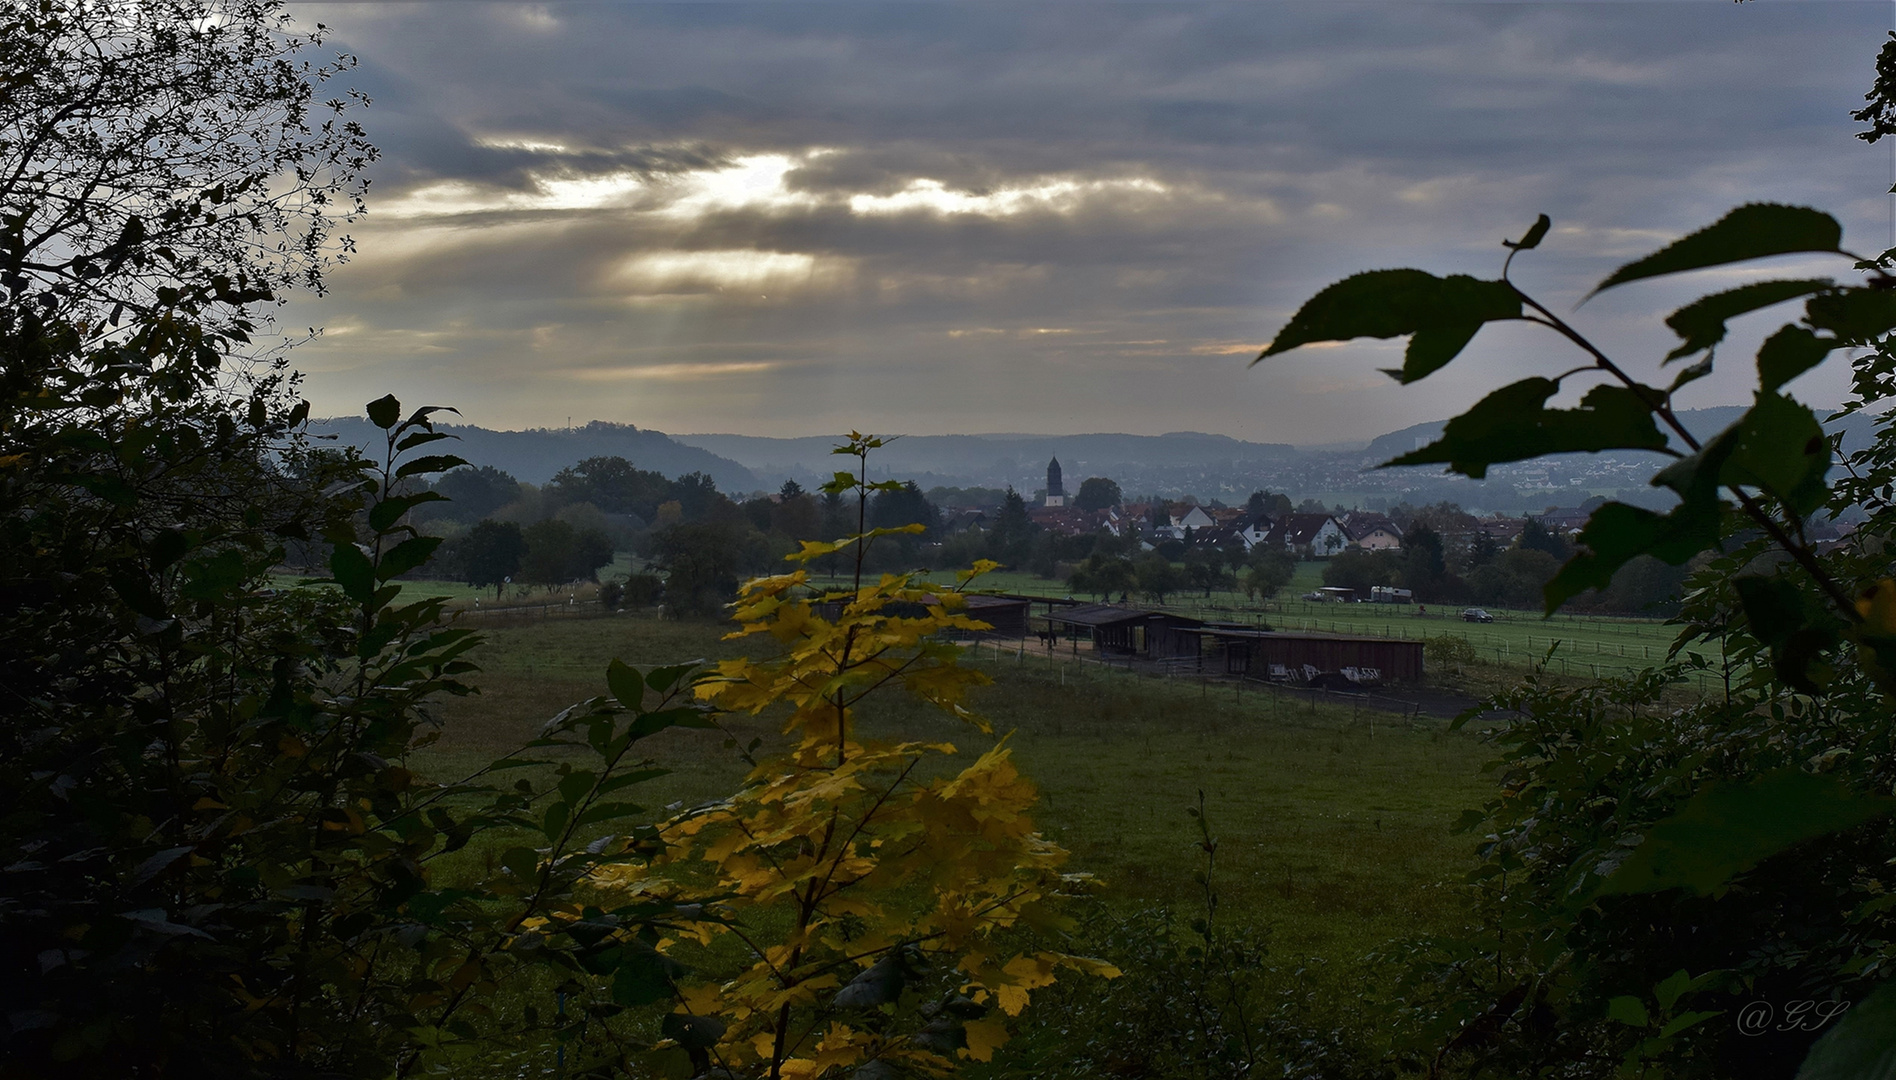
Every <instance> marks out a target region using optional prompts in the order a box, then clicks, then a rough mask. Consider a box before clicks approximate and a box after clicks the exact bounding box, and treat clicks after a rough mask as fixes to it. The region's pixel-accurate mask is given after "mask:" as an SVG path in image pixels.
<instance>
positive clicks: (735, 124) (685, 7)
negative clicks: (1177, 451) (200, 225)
mask: <svg viewBox="0 0 1896 1080" xmlns="http://www.w3.org/2000/svg"><path fill="white" fill-rule="evenodd" d="M294 10H295V12H296V13H297V15H298V16H299V18H302V19H305V20H307V21H312V22H316V21H320V22H323V23H326V24H328V25H329V26H330V27H331V28H332V31H333V37H332V44H334V45H337V46H340V47H342V48H344V49H347V50H349V51H352V52H354V53H356V54H357V55H358V56H359V57H360V59H361V66H360V68H358V69H357V71H356V72H355V73H354V75H355V80H354V81H355V82H356V84H357V85H359V86H360V87H362V88H363V89H364V90H366V91H367V92H368V93H369V94H370V95H371V96H372V97H373V98H374V105H373V107H372V108H371V109H369V110H368V111H367V112H366V113H365V114H364V117H363V119H364V123H365V124H366V126H367V127H368V128H369V130H370V132H371V134H372V136H373V137H374V139H375V140H376V142H377V143H378V144H379V145H380V146H381V147H382V149H383V155H384V156H383V159H382V161H381V163H380V164H379V165H378V166H377V168H376V172H375V174H374V175H375V182H374V185H373V187H372V189H371V200H370V205H371V213H370V216H369V217H368V218H367V219H365V220H364V221H363V222H361V223H360V224H359V225H358V226H357V227H356V228H354V230H353V232H354V235H355V237H356V240H357V242H358V244H359V245H360V254H359V255H358V257H357V258H356V259H355V260H354V261H353V262H352V263H351V264H349V265H348V266H346V267H343V268H341V269H340V270H338V271H337V272H336V273H335V274H334V275H333V276H332V279H331V281H332V285H333V290H332V291H331V293H330V295H329V296H328V297H326V298H324V299H322V300H320V301H315V300H310V301H300V302H298V303H297V304H296V305H294V306H293V307H292V308H291V309H290V310H289V311H288V312H287V313H286V315H285V321H286V323H287V324H288V325H290V326H296V327H301V326H304V325H312V324H313V325H317V326H322V327H324V328H325V334H324V336H323V337H322V338H321V339H320V340H319V341H317V342H315V343H314V344H311V345H309V346H307V347H305V348H303V349H301V350H300V351H299V353H298V354H297V357H298V359H297V365H298V366H299V367H300V368H302V369H303V370H304V371H305V372H307V373H308V382H307V386H306V389H307V392H308V393H309V394H310V396H311V397H312V398H313V399H314V401H315V403H316V405H317V412H318V414H323V413H349V412H355V411H358V410H359V408H360V405H361V403H362V402H364V401H367V400H369V399H370V398H372V397H376V396H379V395H381V394H383V393H386V392H390V391H393V392H395V393H396V394H398V395H400V396H401V397H402V398H403V399H404V400H405V401H410V402H413V403H417V404H418V403H421V402H422V401H423V399H426V401H427V402H429V403H441V404H452V405H456V406H459V407H460V409H461V410H462V412H463V413H464V414H465V416H466V418H467V419H468V421H470V422H472V423H478V424H482V425H484V426H489V427H503V428H519V427H537V426H557V425H563V424H565V423H566V422H567V418H568V417H571V418H572V422H573V423H575V424H578V423H583V422H585V421H587V420H592V419H601V420H611V421H618V422H629V423H634V424H637V425H639V426H641V427H653V428H658V429H660V430H664V431H670V432H712V431H724V432H743V433H750V434H763V435H809V434H826V433H833V432H840V431H845V430H848V429H851V428H856V429H862V430H870V431H878V432H913V433H918V434H920V433H929V434H933V433H951V432H996V431H1015V432H1034V433H1050V434H1064V433H1078V432H1092V431H1125V432H1133V433H1140V434H1156V433H1161V432H1166V431H1179V430H1195V431H1208V432H1217V433H1223V434H1229V435H1234V436H1238V437H1240V438H1247V439H1256V440H1262V441H1268V442H1294V443H1304V444H1309V443H1325V442H1334V441H1343V440H1349V439H1357V438H1368V437H1370V436H1373V435H1376V434H1379V433H1381V432H1384V431H1388V430H1391V429H1394V428H1398V427H1402V426H1404V425H1406V424H1409V423H1414V422H1417V421H1421V420H1429V419H1439V418H1441V417H1444V416H1447V415H1449V414H1451V413H1452V412H1453V411H1455V410H1456V409H1457V407H1458V406H1462V405H1465V404H1466V403H1468V402H1470V401H1472V400H1473V399H1474V397H1476V396H1478V395H1479V394H1480V393H1482V392H1485V391H1486V390H1487V389H1490V388H1492V387H1494V386H1497V385H1499V384H1501V383H1502V382H1505V381H1508V380H1510V379H1512V378H1519V377H1522V376H1524V375H1525V374H1527V373H1531V372H1551V371H1558V370H1561V369H1563V368H1565V367H1568V366H1570V365H1571V361H1572V358H1573V354H1571V353H1570V352H1567V351H1565V350H1563V349H1562V348H1561V347H1560V346H1559V344H1558V343H1557V342H1555V341H1554V340H1553V339H1551V338H1550V337H1548V336H1543V335H1535V334H1528V333H1525V332H1524V330H1525V328H1515V329H1512V330H1510V329H1505V328H1504V329H1490V330H1488V331H1486V332H1484V333H1483V335H1482V336H1481V337H1480V338H1478V339H1477V341H1476V344H1475V346H1474V347H1473V348H1472V349H1471V350H1470V351H1469V353H1468V354H1466V355H1465V356H1464V357H1463V359H1462V360H1461V361H1459V362H1458V363H1457V364H1456V365H1455V367H1453V368H1451V369H1449V371H1447V372H1444V373H1443V374H1441V375H1438V376H1436V377H1435V378H1432V379H1430V380H1429V381H1428V382H1426V383H1423V384H1421V385H1420V386H1417V387H1410V388H1407V389H1404V388H1399V387H1397V386H1396V385H1395V384H1393V383H1392V382H1390V381H1389V380H1388V379H1387V378H1386V377H1385V376H1383V375H1380V374H1378V373H1377V370H1376V369H1377V368H1379V367H1386V366H1390V365H1391V364H1392V363H1394V362H1396V360H1397V359H1398V357H1399V353H1398V352H1397V349H1399V347H1400V345H1399V343H1391V344H1387V345H1381V344H1359V345H1352V346H1344V347H1334V348H1326V349H1307V350H1303V351H1301V352H1299V353H1293V354H1291V355H1289V356H1287V357H1283V358H1276V359H1273V360H1272V361H1270V362H1268V363H1267V364H1264V365H1259V366H1258V367H1256V368H1251V369H1248V370H1247V368H1246V364H1247V363H1248V362H1249V361H1250V359H1251V358H1252V357H1253V356H1255V355H1256V353H1257V350H1258V349H1259V347H1261V346H1262V345H1263V344H1264V343H1265V342H1267V341H1269V339H1270V337H1271V336H1272V334H1273V333H1275V332H1276V330H1277V329H1278V328H1279V327H1280V326H1281V325H1282V324H1283V322H1284V320H1285V319H1287V318H1288V317H1289V315H1290V313H1291V312H1292V311H1293V310H1294V309H1295V308H1296V306H1297V304H1298V303H1299V302H1301V301H1302V300H1303V299H1305V298H1307V297H1308V296H1309V295H1310V294H1312V293H1314V292H1315V291H1316V290H1317V289H1319V288H1321V287H1322V286H1323V285H1325V284H1327V283H1328V282H1330V281H1332V280H1334V279H1336V278H1338V277H1341V276H1343V275H1346V274H1348V273H1351V272H1354V271H1358V270H1366V269H1373V268H1378V267H1386V266H1404V265H1411V266H1420V267H1422V268H1424V269H1429V270H1432V271H1435V272H1438V273H1446V272H1462V273H1475V274H1481V275H1484V276H1493V275H1494V274H1495V273H1497V272H1498V270H1499V266H1500V256H1501V255H1502V254H1503V251H1502V249H1501V247H1500V245H1499V241H1500V240H1501V239H1502V238H1503V237H1506V236H1518V235H1519V234H1520V233H1521V232H1523V231H1524V230H1525V229H1526V227H1527V226H1528V225H1529V224H1530V223H1531V222H1532V221H1533V220H1534V215H1535V214H1536V213H1539V212H1542V211H1545V212H1546V213H1548V214H1550V215H1551V216H1552V217H1553V219H1554V231H1553V233H1552V234H1551V235H1550V236H1549V238H1548V240H1547V242H1546V243H1545V245H1543V248H1542V250H1541V251H1539V252H1535V253H1533V254H1532V255H1530V256H1524V257H1523V258H1522V259H1520V260H1518V261H1517V263H1516V268H1515V275H1514V276H1515V279H1516V281H1517V282H1519V283H1521V284H1522V285H1523V286H1524V287H1526V288H1528V289H1529V291H1530V292H1534V293H1536V294H1537V295H1539V296H1541V297H1542V298H1543V299H1545V300H1547V301H1549V302H1550V305H1551V306H1556V309H1557V310H1563V311H1564V310H1567V309H1570V308H1571V307H1572V306H1573V305H1574V304H1575V303H1576V302H1577V301H1578V300H1579V298H1580V297H1581V296H1582V295H1583V294H1584V292H1585V290H1586V288H1587V286H1588V285H1590V284H1591V283H1592V282H1593V281H1595V280H1597V279H1598V278H1599V277H1601V276H1603V275H1604V274H1605V273H1607V272H1609V271H1610V270H1611V269H1612V268H1613V267H1614V266H1616V265H1618V264H1619V263H1621V262H1624V261H1626V260H1628V259H1630V258H1632V257H1635V256H1637V255H1640V254H1643V253H1644V252H1646V251H1647V250H1650V249H1652V248H1654V247H1657V246H1659V245H1660V244H1662V243H1664V242H1665V241H1666V240H1668V239H1670V238H1671V237H1673V236H1675V235H1677V234H1679V233H1681V232H1684V231H1689V230H1690V229H1692V228H1696V227H1698V226H1700V225H1703V224H1706V223H1708V222H1710V221H1711V220H1713V219H1715V218H1716V217H1717V216H1719V215H1720V214H1721V213H1722V212H1723V211H1724V210H1725V209H1727V208H1728V207H1730V206H1732V205H1734V204H1736V203H1740V202H1747V201H1776V202H1794V203H1803V204H1808V205H1814V206H1818V207H1822V208H1824V209H1827V210H1830V211H1831V212H1833V213H1835V214H1837V216H1838V217H1839V218H1841V219H1842V220H1843V222H1844V225H1845V243H1846V246H1852V247H1854V248H1856V249H1858V250H1863V251H1877V250H1881V249H1882V248H1883V247H1885V246H1888V245H1889V244H1890V242H1891V239H1890V230H1891V210H1890V200H1889V197H1888V196H1887V195H1886V194H1884V193H1885V192H1886V190H1887V188H1888V187H1889V183H1890V172H1891V156H1890V146H1889V143H1884V144H1881V145H1880V146H1878V147H1870V146H1868V145H1866V144H1864V143H1862V142H1860V141H1857V140H1855V139H1853V138H1852V137H1851V134H1852V132H1853V131H1854V130H1855V129H1856V128H1857V127H1858V126H1859V125H1856V124H1855V123H1853V122H1852V121H1851V120H1850V119H1849V115H1848V114H1849V111H1850V110H1851V109H1852V108H1855V107H1857V106H1858V105H1859V104H1860V102H1861V98H1862V95H1863V92H1864V91H1865V90H1866V89H1867V88H1868V86H1869V84H1870V82H1871V79H1872V76H1873V62H1874V57H1875V54H1876V50H1877V49H1878V47H1879V45H1880V43H1881V40H1882V38H1883V36H1884V34H1885V32H1886V31H1887V30H1888V28H1889V26H1890V18H1891V6H1890V5H1889V4H1887V3H1773V2H1771V0H1760V2H1753V3H1747V4H1742V5H1736V4H1732V3H1729V2H1725V0H1708V2H1704V3H1686V2H1655V3H1642V4H1593V3H1562V4H1508V3H1485V4H1438V3H1417V2H1413V0H1410V2H1404V3H1353V2H1339V0H1324V2H1321V3H1268V2H1256V3H1245V4H1200V3H1166V4H1119V3H1113V4H1108V3H1048V2H1034V0H1027V2H1008V3H998V4H972V3H868V4H860V3H847V4H846V3H773V4H736V3H698V4H651V3H623V2H621V3H551V4H513V3H491V4H490V3H478V2H467V0H437V2H417V3H375V4H361V5H330V4H306V5H302V4H299V5H298V6H297V7H296V8H295V9H294ZM1805 268H1806V267H1803V266H1802V265H1800V264H1790V265H1779V266H1776V267H1772V268H1771V269H1772V271H1773V272H1786V271H1789V270H1793V269H1799V270H1801V269H1805ZM1808 268H1809V269H1820V270H1823V271H1825V272H1834V271H1847V266H1845V265H1841V264H1840V261H1838V264H1834V265H1833V264H1813V265H1812V266H1810V267H1808ZM1737 276H1739V275H1734V274H1725V275H1707V276H1702V277H1701V278H1700V279H1698V280H1695V281H1684V282H1680V283H1677V284H1676V285H1665V286H1660V287H1643V286H1629V287H1627V288H1625V289H1621V290H1617V291H1616V292H1612V293H1608V294H1606V295H1605V296H1603V297H1601V298H1599V299H1596V300H1594V301H1592V302H1591V303H1589V304H1587V305H1586V306H1585V307H1583V308H1581V309H1580V310H1579V312H1578V314H1577V315H1576V318H1577V319H1578V320H1579V321H1580V323H1581V324H1582V325H1583V326H1584V327H1585V328H1587V329H1589V330H1591V331H1594V332H1597V334H1598V335H1599V337H1600V338H1601V339H1602V340H1603V341H1604V342H1606V343H1608V344H1609V345H1610V346H1612V348H1613V349H1614V350H1615V351H1617V352H1619V353H1620V354H1621V355H1622V356H1623V357H1624V358H1625V359H1626V360H1627V361H1628V362H1629V363H1631V364H1632V365H1633V366H1635V367H1638V368H1642V369H1644V370H1647V371H1650V370H1651V368H1650V360H1651V359H1652V358H1656V357H1657V356H1659V355H1663V353H1664V351H1665V349H1666V348H1667V347H1668V343H1669V342H1670V334H1669V333H1668V332H1667V331H1666V330H1665V329H1664V327H1663V325H1660V323H1659V318H1660V317H1661V316H1663V314H1664V313H1665V312H1667V311H1669V310H1670V309H1671V307H1673V306H1676V304H1677V303H1679V302H1681V301H1682V300H1683V299H1685V298H1687V297H1688V296H1689V295H1692V294H1695V292H1696V291H1698V290H1699V289H1702V288H1709V287H1713V286H1718V287H1723V286H1726V285H1728V284H1730V282H1731V281H1732V280H1733V278H1734V277H1737ZM1757 321H1758V323H1759V326H1758V328H1757V330H1756V332H1753V333H1750V334H1749V335H1748V336H1747V335H1740V336H1741V338H1743V340H1740V341H1736V342H1734V346H1733V348H1731V349H1728V350H1726V351H1725V352H1723V353H1721V365H1722V372H1721V375H1720V376H1717V377H1715V378H1713V379H1711V380H1707V381H1706V382H1703V383H1700V384H1698V385H1697V386H1695V387H1692V388H1691V389H1690V390H1689V391H1688V392H1687V394H1686V395H1682V397H1683V398H1684V400H1683V404H1686V405H1710V404H1730V403H1736V402H1739V401H1741V400H1744V398H1745V397H1746V394H1747V380H1748V376H1749V375H1750V370H1749V360H1748V357H1749V350H1748V349H1747V348H1745V347H1744V346H1745V345H1746V344H1748V343H1750V342H1755V340H1756V339H1757V337H1758V336H1759V332H1761V331H1762V330H1764V329H1768V328H1769V327H1770V326H1775V325H1776V323H1775V322H1772V323H1769V324H1768V325H1767V324H1766V323H1765V322H1764V321H1763V320H1757ZM1652 377H1653V378H1655V379H1656V378H1658V376H1657V375H1653V376H1652ZM1843 385H1844V384H1843V380H1842V378H1841V377H1840V373H1833V372H1822V371H1820V372H1817V373H1813V374H1812V375H1809V376H1806V377H1805V378H1804V379H1802V380H1800V381H1799V382H1798V383H1796V384H1794V386H1793V390H1794V391H1796V392H1797V393H1799V394H1800V395H1802V396H1803V397H1805V398H1806V399H1807V400H1810V401H1813V402H1815V403H1818V404H1834V403H1835V402H1836V401H1837V400H1839V399H1840V397H1841V396H1842V387H1843Z"/></svg>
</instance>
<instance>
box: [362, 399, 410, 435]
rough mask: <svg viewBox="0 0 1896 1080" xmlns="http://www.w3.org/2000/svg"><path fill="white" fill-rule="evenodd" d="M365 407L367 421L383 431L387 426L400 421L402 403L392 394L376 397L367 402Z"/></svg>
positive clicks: (390, 426)
mask: <svg viewBox="0 0 1896 1080" xmlns="http://www.w3.org/2000/svg"><path fill="white" fill-rule="evenodd" d="M367 408H368V413H369V423H371V424H374V425H375V426H376V427H379V428H381V429H382V430H383V431H387V430H388V429H389V428H392V427H394V426H395V425H396V424H399V423H401V419H402V403H401V402H400V401H397V400H396V399H395V395H394V394H387V395H384V396H382V397H379V398H376V399H375V400H374V401H371V402H369V404H368V406H367Z"/></svg>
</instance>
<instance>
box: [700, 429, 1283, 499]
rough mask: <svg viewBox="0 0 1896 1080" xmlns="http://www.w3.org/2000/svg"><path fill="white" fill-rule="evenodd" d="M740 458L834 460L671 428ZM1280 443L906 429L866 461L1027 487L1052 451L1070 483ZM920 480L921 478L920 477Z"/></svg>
mask: <svg viewBox="0 0 1896 1080" xmlns="http://www.w3.org/2000/svg"><path fill="white" fill-rule="evenodd" d="M672 438H674V439H676V440H677V441H679V442H681V443H685V444H686V445H689V446H696V447H701V448H703V449H705V450H709V451H711V452H712V453H715V454H719V455H722V456H724V457H728V458H731V459H732V460H734V461H738V462H741V463H742V464H744V465H746V466H748V467H749V468H750V469H751V470H752V471H753V472H755V473H757V474H758V476H759V477H760V478H762V479H764V480H766V481H768V480H771V479H777V480H779V481H781V480H783V479H795V480H799V481H803V480H805V479H807V478H808V477H810V476H819V477H827V476H829V474H830V473H832V472H834V471H835V470H836V469H837V468H838V467H839V466H838V465H837V459H836V457H835V456H834V455H832V454H831V453H830V449H831V448H832V447H834V446H835V445H836V444H837V442H838V440H837V438H836V437H834V436H813V437H805V438H796V439H771V438H764V437H762V436H757V435H674V436H672ZM1298 454H1299V451H1298V450H1297V448H1296V447H1294V446H1291V445H1289V444H1287V443H1254V442H1245V441H1244V440H1241V439H1233V438H1231V437H1230V436H1228V435H1207V434H1204V433H1202V432H1196V431H1178V432H1172V433H1169V434H1165V435H1115V434H1098V435H1026V434H999V435H909V436H905V437H903V438H900V439H897V440H895V441H893V442H891V443H889V445H887V446H885V447H883V448H882V449H880V450H877V451H876V452H875V454H874V455H873V456H872V457H871V458H870V466H871V468H872V469H874V470H875V471H876V472H877V473H878V474H879V475H890V476H900V477H904V478H907V477H916V478H918V479H920V478H926V479H928V480H930V481H934V482H939V483H944V484H954V485H963V486H965V485H981V486H990V487H998V486H1002V485H1005V484H1014V485H1015V486H1017V487H1021V488H1023V489H1027V490H1031V489H1032V487H1034V486H1036V485H1037V484H1038V483H1039V478H1040V477H1044V476H1045V474H1046V469H1047V462H1048V460H1049V459H1051V458H1054V457H1058V458H1059V459H1060V465H1061V468H1062V470H1063V471H1064V473H1065V474H1066V477H1067V480H1068V483H1069V485H1070V486H1072V487H1075V488H1077V487H1078V485H1079V482H1080V480H1082V479H1084V478H1086V477H1088V476H1109V477H1114V478H1117V479H1118V480H1119V481H1120V482H1121V484H1127V483H1131V484H1133V485H1135V486H1136V485H1138V484H1140V483H1141V482H1142V478H1143V477H1146V476H1148V475H1157V474H1164V473H1171V472H1176V471H1178V470H1193V471H1202V470H1206V469H1211V470H1218V471H1231V470H1237V471H1249V470H1250V469H1251V468H1252V467H1255V466H1259V465H1280V464H1283V463H1286V462H1290V461H1293V460H1295V459H1296V458H1297V457H1298ZM924 486H928V485H927V484H924Z"/></svg>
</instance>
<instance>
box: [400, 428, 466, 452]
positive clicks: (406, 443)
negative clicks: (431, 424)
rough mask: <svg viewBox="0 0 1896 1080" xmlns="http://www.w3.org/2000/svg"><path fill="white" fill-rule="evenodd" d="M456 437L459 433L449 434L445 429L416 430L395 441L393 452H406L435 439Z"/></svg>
mask: <svg viewBox="0 0 1896 1080" xmlns="http://www.w3.org/2000/svg"><path fill="white" fill-rule="evenodd" d="M458 438H460V436H459V435H451V434H449V433H448V432H445V431H417V432H415V433H414V434H413V435H409V436H406V437H404V438H403V439H402V440H401V441H400V442H398V443H396V444H395V452H396V453H398V454H406V453H407V452H408V451H410V450H413V449H414V448H415V447H417V446H426V445H427V444H428V443H431V442H434V441H436V440H437V439H458Z"/></svg>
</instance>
